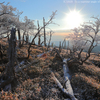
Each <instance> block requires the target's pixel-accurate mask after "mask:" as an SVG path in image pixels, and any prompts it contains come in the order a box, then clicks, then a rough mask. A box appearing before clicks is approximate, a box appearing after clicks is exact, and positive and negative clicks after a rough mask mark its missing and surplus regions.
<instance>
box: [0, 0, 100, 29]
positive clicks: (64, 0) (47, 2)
mask: <svg viewBox="0 0 100 100" xmlns="http://www.w3.org/2000/svg"><path fill="white" fill-rule="evenodd" d="M3 1H4V0H0V2H3ZM75 1H76V2H75ZM7 2H10V5H12V6H13V7H16V8H17V9H18V10H19V11H23V14H22V15H21V18H23V17H24V16H28V18H30V19H32V20H40V22H41V25H42V19H43V17H44V18H45V19H46V20H48V18H49V16H50V15H51V14H52V11H55V10H57V15H56V16H55V20H54V22H55V23H57V24H59V25H60V26H57V25H50V26H49V27H50V28H51V29H53V30H61V29H67V27H68V24H66V21H65V20H63V19H64V18H65V17H66V14H68V13H69V12H70V10H71V11H73V10H74V9H76V11H80V14H81V15H82V18H83V20H82V21H83V22H85V21H89V20H91V18H90V17H91V16H93V15H94V16H99V17H100V0H5V4H6V3H7Z"/></svg>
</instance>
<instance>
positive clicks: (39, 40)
mask: <svg viewBox="0 0 100 100" xmlns="http://www.w3.org/2000/svg"><path fill="white" fill-rule="evenodd" d="M37 24H38V31H39V30H40V26H39V21H37ZM40 37H41V36H40V32H39V34H38V45H40V42H41V39H40Z"/></svg>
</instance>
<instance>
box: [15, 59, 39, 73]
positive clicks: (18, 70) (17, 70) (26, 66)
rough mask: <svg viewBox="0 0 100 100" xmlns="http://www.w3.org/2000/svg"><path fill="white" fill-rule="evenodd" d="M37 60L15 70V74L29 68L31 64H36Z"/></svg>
mask: <svg viewBox="0 0 100 100" xmlns="http://www.w3.org/2000/svg"><path fill="white" fill-rule="evenodd" d="M38 62H39V60H34V61H33V62H30V63H29V64H27V65H24V66H23V67H21V68H19V69H15V72H16V73H18V72H20V71H21V70H23V69H25V68H28V67H30V66H31V65H32V64H35V63H38Z"/></svg>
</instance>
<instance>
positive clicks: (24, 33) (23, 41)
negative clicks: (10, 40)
mask: <svg viewBox="0 0 100 100" xmlns="http://www.w3.org/2000/svg"><path fill="white" fill-rule="evenodd" d="M24 36H25V32H24V33H23V40H22V44H21V46H23V44H24Z"/></svg>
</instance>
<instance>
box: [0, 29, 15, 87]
mask: <svg viewBox="0 0 100 100" xmlns="http://www.w3.org/2000/svg"><path fill="white" fill-rule="evenodd" d="M15 32H16V31H15V29H13V28H12V30H11V37H10V40H9V50H8V59H9V63H8V65H7V66H6V71H5V72H6V73H5V75H4V76H3V77H2V79H1V80H2V81H1V82H0V88H3V87H5V86H6V85H8V84H10V83H11V82H12V81H13V80H14V78H15V71H14V64H15V56H16V49H15V47H16V37H15Z"/></svg>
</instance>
